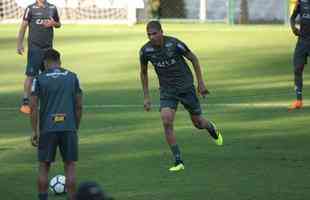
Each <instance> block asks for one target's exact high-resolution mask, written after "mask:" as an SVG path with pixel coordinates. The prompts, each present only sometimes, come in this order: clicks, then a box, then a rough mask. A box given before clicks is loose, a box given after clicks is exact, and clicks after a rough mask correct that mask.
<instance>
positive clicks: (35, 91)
mask: <svg viewBox="0 0 310 200" xmlns="http://www.w3.org/2000/svg"><path fill="white" fill-rule="evenodd" d="M39 95H40V85H39V81H38V79H37V78H35V79H33V81H32V86H31V98H30V108H31V113H30V121H31V128H32V135H31V144H32V146H38V144H39V127H38V125H39V122H38V121H39V117H38V116H39V105H38V104H39V98H38V96H39Z"/></svg>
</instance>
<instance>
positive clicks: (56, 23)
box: [42, 8, 61, 28]
mask: <svg viewBox="0 0 310 200" xmlns="http://www.w3.org/2000/svg"><path fill="white" fill-rule="evenodd" d="M42 25H43V26H44V27H45V28H50V27H54V28H60V27H61V23H60V19H59V14H58V11H57V9H56V8H55V10H54V14H53V16H50V18H49V20H45V21H44V22H43V24H42Z"/></svg>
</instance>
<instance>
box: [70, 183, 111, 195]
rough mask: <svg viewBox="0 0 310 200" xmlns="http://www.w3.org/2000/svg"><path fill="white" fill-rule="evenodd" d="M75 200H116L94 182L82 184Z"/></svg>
mask: <svg viewBox="0 0 310 200" xmlns="http://www.w3.org/2000/svg"><path fill="white" fill-rule="evenodd" d="M75 198H76V200H114V199H113V198H112V197H110V196H108V195H107V194H106V193H105V192H104V190H103V189H102V187H100V185H98V184H97V183H96V182H94V181H85V182H82V183H80V185H79V187H78V189H77V191H76V194H75Z"/></svg>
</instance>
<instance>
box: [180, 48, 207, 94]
mask: <svg viewBox="0 0 310 200" xmlns="http://www.w3.org/2000/svg"><path fill="white" fill-rule="evenodd" d="M184 56H185V57H186V58H187V59H188V60H189V61H191V63H192V65H193V68H194V71H195V75H196V79H197V84H198V92H199V93H200V94H201V95H202V96H203V97H204V96H206V95H207V94H209V91H208V90H207V88H206V85H205V81H204V79H203V75H202V74H203V71H202V68H201V66H200V63H199V60H198V58H197V56H196V55H195V54H194V53H193V52H191V51H188V52H186V53H185V54H184Z"/></svg>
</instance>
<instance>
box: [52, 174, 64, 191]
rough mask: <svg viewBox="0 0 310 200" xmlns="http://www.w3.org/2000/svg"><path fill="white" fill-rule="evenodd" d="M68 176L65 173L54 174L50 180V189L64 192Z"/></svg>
mask: <svg viewBox="0 0 310 200" xmlns="http://www.w3.org/2000/svg"><path fill="white" fill-rule="evenodd" d="M65 183H66V177H65V176H63V175H57V176H54V177H53V178H52V179H51V181H50V190H51V191H52V192H53V193H54V194H64V193H65V192H66V188H65Z"/></svg>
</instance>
